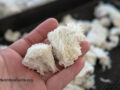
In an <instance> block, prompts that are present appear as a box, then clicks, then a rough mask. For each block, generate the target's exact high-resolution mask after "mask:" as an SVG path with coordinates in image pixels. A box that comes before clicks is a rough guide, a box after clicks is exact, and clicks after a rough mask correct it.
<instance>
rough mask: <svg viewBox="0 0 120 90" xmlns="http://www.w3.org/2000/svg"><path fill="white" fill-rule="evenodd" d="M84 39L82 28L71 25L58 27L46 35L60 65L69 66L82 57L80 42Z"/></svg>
mask: <svg viewBox="0 0 120 90" xmlns="http://www.w3.org/2000/svg"><path fill="white" fill-rule="evenodd" d="M84 38H85V36H84V34H83V30H82V28H80V26H77V25H75V24H73V23H71V24H70V23H69V24H68V25H67V26H59V27H58V28H57V29H55V30H54V31H52V32H50V33H48V40H49V41H50V42H51V45H52V46H53V52H54V54H55V56H56V58H57V59H58V60H59V64H60V65H64V67H67V66H70V65H72V64H73V63H74V61H75V60H77V58H78V56H80V55H82V52H81V47H80V42H81V41H83V40H84Z"/></svg>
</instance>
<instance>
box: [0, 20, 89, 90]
mask: <svg viewBox="0 0 120 90" xmlns="http://www.w3.org/2000/svg"><path fill="white" fill-rule="evenodd" d="M57 25H58V22H57V21H56V19H54V18H50V19H48V20H46V21H44V22H43V23H42V24H40V25H39V26H38V27H37V28H35V30H33V31H32V32H31V33H29V34H28V35H26V36H25V37H23V38H22V39H20V40H18V41H16V42H15V43H13V44H12V45H10V46H9V47H8V48H6V49H4V50H1V51H0V79H15V78H17V79H21V78H22V79H33V82H23V81H21V82H14V81H13V82H10V81H8V82H5V81H4V82H1V81H0V90H62V89H63V88H64V87H65V86H66V85H67V84H68V83H69V82H70V81H71V80H73V79H74V77H75V76H76V75H77V74H78V73H79V72H80V71H81V69H82V68H83V66H84V60H83V58H82V57H83V56H84V54H85V53H86V52H87V51H88V50H89V43H88V42H86V41H84V42H82V43H80V44H81V46H82V53H83V55H82V56H80V57H79V58H78V60H76V62H75V63H74V64H73V65H71V66H70V67H68V68H66V69H63V68H61V67H60V66H59V68H61V71H60V72H57V73H55V74H53V73H51V72H49V73H46V74H45V75H44V76H41V75H40V74H39V73H36V72H35V71H33V70H30V69H28V68H26V67H25V66H23V65H22V60H23V58H24V56H25V53H26V51H27V49H28V48H29V47H30V46H31V45H32V44H35V43H40V42H42V41H43V40H45V38H46V37H47V33H48V32H50V31H52V30H54V29H55V28H56V27H57Z"/></svg>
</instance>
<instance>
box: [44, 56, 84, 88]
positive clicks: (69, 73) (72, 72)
mask: <svg viewBox="0 0 120 90" xmlns="http://www.w3.org/2000/svg"><path fill="white" fill-rule="evenodd" d="M83 66H84V60H83V59H82V57H79V59H78V60H77V61H76V62H75V63H74V64H73V65H71V66H70V67H68V68H66V69H64V70H62V71H61V72H59V73H57V74H56V75H54V76H53V77H51V78H50V79H49V80H48V81H47V83H46V85H47V87H48V90H62V89H63V88H64V87H65V86H66V85H67V84H68V83H70V81H72V80H73V79H74V78H75V76H76V75H77V74H78V73H79V72H80V71H81V69H82V68H83ZM56 82H57V84H55V83H56Z"/></svg>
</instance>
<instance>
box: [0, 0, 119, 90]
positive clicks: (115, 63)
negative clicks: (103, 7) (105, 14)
mask: <svg viewBox="0 0 120 90" xmlns="http://www.w3.org/2000/svg"><path fill="white" fill-rule="evenodd" d="M67 1H69V3H67ZM88 1H89V2H88ZM105 1H106V2H110V3H112V4H114V5H115V6H117V7H118V8H120V3H119V2H118V1H116V0H105ZM85 2H87V3H86V4H85ZM98 2H99V0H81V1H80V0H66V1H65V0H59V1H58V2H56V3H52V5H53V6H51V5H50V4H49V5H48V6H47V5H46V6H45V7H44V6H43V7H42V8H41V9H40V7H38V8H36V9H37V10H35V11H34V10H33V11H32V10H29V11H26V12H24V13H22V14H18V15H15V16H11V17H8V18H5V19H2V20H0V36H3V34H4V32H5V30H6V29H7V28H12V29H15V30H19V31H20V32H21V33H24V32H29V31H31V30H32V29H33V28H34V27H36V26H37V25H38V24H39V23H40V22H41V21H43V20H45V19H46V18H48V17H56V18H57V19H58V20H59V21H61V18H62V17H63V16H64V15H66V14H68V13H70V14H71V15H72V16H73V17H74V18H76V19H83V20H92V19H93V18H94V15H93V11H94V7H95V6H96V5H97V3H98ZM40 12H41V13H40ZM0 43H2V44H10V43H11V42H7V41H6V40H4V39H2V40H0ZM110 57H111V59H112V69H110V70H107V71H105V72H102V70H101V66H100V65H99V64H97V65H96V70H95V75H96V78H95V80H96V89H95V90H120V45H118V47H116V48H114V49H113V50H111V51H110ZM100 77H103V78H107V79H110V80H112V83H111V84H106V83H103V82H101V81H100V79H99V78H100Z"/></svg>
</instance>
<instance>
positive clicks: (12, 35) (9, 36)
mask: <svg viewBox="0 0 120 90" xmlns="http://www.w3.org/2000/svg"><path fill="white" fill-rule="evenodd" d="M20 36H21V33H20V32H18V31H12V30H10V29H9V30H7V31H6V33H5V35H4V38H5V39H6V40H7V41H11V42H14V41H16V40H18V39H19V37H20Z"/></svg>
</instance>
